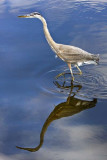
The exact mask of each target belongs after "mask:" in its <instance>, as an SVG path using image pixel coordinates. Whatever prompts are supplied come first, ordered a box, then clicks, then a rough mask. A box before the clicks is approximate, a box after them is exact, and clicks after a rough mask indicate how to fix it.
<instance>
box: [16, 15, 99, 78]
mask: <svg viewBox="0 0 107 160" xmlns="http://www.w3.org/2000/svg"><path fill="white" fill-rule="evenodd" d="M19 17H23V18H38V19H40V20H41V21H42V23H43V30H44V34H45V37H46V39H47V41H48V43H49V45H50V47H51V49H52V50H53V51H54V52H55V53H56V55H57V56H58V57H59V58H60V59H62V60H63V61H65V62H66V63H67V64H68V67H69V69H70V72H71V76H72V80H74V76H73V72H72V68H71V64H72V65H75V66H76V67H77V69H78V70H79V72H80V74H82V72H81V70H80V68H79V67H78V66H80V65H82V64H83V63H87V64H97V63H98V61H99V55H95V54H91V53H88V52H86V51H84V50H82V49H80V48H78V47H75V46H71V45H64V44H59V43H56V42H55V41H54V40H53V38H52V37H51V35H50V32H49V30H48V27H47V23H46V20H45V19H44V17H43V16H41V14H40V13H38V12H33V13H30V14H27V15H23V16H19Z"/></svg>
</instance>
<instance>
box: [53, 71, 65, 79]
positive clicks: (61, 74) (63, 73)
mask: <svg viewBox="0 0 107 160" xmlns="http://www.w3.org/2000/svg"><path fill="white" fill-rule="evenodd" d="M63 75H64V76H65V72H62V73H60V74H58V75H57V76H56V77H55V78H56V79H58V78H59V77H60V76H63Z"/></svg>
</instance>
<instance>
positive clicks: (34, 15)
mask: <svg viewBox="0 0 107 160" xmlns="http://www.w3.org/2000/svg"><path fill="white" fill-rule="evenodd" d="M18 17H19V18H40V17H41V14H40V13H38V12H33V13H30V14H26V15H21V16H18Z"/></svg>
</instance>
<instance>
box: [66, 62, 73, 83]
mask: <svg viewBox="0 0 107 160" xmlns="http://www.w3.org/2000/svg"><path fill="white" fill-rule="evenodd" d="M67 64H68V67H69V69H70V72H71V76H72V80H73V81H74V76H73V72H72V68H71V63H67Z"/></svg>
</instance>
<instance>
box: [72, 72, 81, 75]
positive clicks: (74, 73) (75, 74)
mask: <svg viewBox="0 0 107 160" xmlns="http://www.w3.org/2000/svg"><path fill="white" fill-rule="evenodd" d="M74 74H75V75H82V72H79V73H74Z"/></svg>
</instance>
